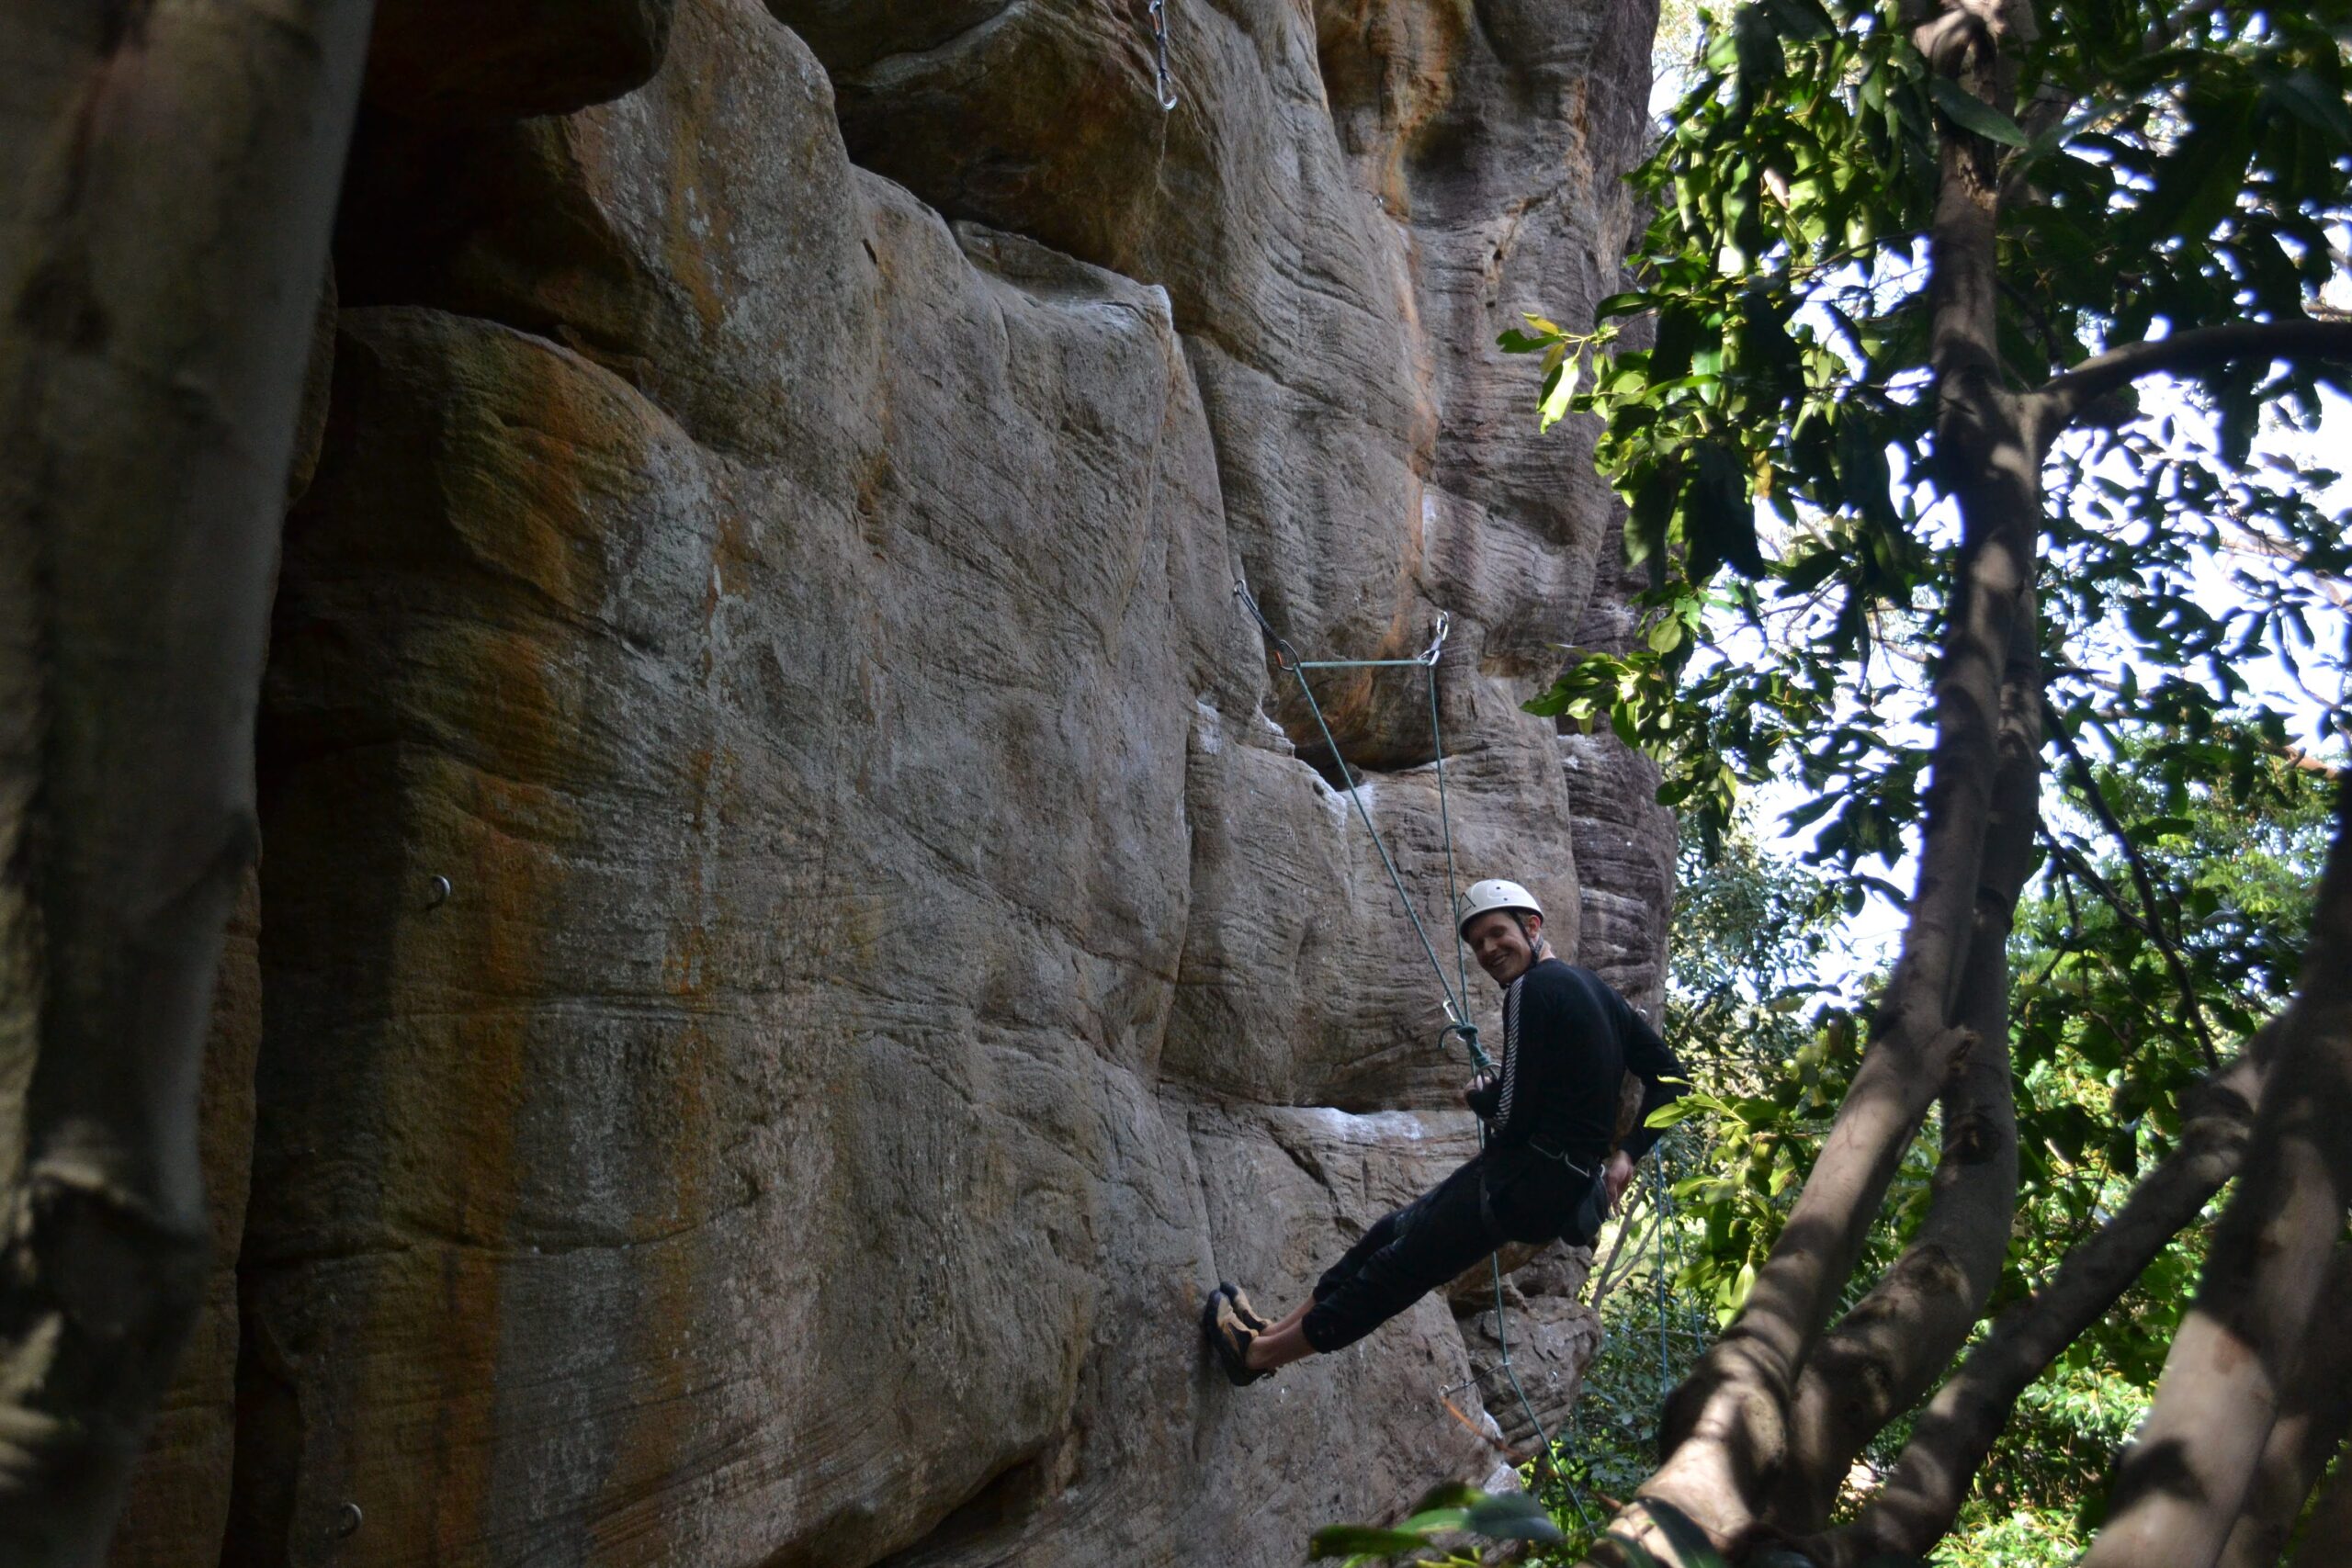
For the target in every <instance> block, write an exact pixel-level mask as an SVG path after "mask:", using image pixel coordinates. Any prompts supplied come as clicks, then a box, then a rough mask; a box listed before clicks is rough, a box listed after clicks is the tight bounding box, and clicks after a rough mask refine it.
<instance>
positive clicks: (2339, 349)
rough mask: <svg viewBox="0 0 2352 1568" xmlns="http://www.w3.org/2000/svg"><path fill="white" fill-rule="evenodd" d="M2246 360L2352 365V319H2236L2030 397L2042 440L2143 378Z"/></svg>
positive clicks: (2178, 336)
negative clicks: (2102, 400)
mask: <svg viewBox="0 0 2352 1568" xmlns="http://www.w3.org/2000/svg"><path fill="white" fill-rule="evenodd" d="M2247 359H2263V360H2271V359H2287V360H2293V361H2297V362H2301V363H2309V362H2312V361H2332V362H2338V363H2342V362H2352V321H2240V322H2233V323H2232V324H2230V325H2228V326H2220V327H2194V328H2191V329H2190V330H2189V331H2188V332H2185V333H2174V334H2173V335H2172V336H2170V337H2162V338H2154V339H2152V340H2150V341H2149V342H2146V343H2135V344H2127V345H2126V346H2124V347H2122V348H2112V349H2109V350H2108V351H2107V352H2106V353H2105V354H2099V355H2092V356H2091V357H2090V358H2088V359H2086V360H2084V361H2083V362H2082V363H2081V364H2080V365H2077V366H2075V367H2074V368H2073V369H2072V370H2069V371H2067V372H2066V373H2065V374H2064V375H2063V376H2054V377H2052V378H2051V379H2050V380H2048V381H2046V382H2044V383H2043V384H2042V386H2041V390H2040V391H2038V392H2036V393H2034V394H2033V399H2034V401H2035V403H2036V404H2037V405H2038V407H2039V410H2040V415H2041V430H2042V434H2043V439H2044V440H2045V442H2046V441H2047V440H2048V439H2049V438H2050V437H2052V436H2054V435H2056V434H2057V433H2058V432H2059V431H2061V430H2063V429H2064V428H2065V427H2066V426H2067V424H2069V423H2072V422H2073V420H2074V419H2075V416H2076V415H2077V414H2079V413H2081V412H2083V410H2085V409H2086V408H2087V407H2089V406H2090V405H2091V404H2092V403H2094V402H2096V401H2098V400H2099V399H2100V398H2102V397H2104V396H2106V395H2107V394H2108V393H2109V392H2112V391H2115V390H2117V389H2120V388H2122V387H2127V386H2129V385H2131V383H2132V382H2134V381H2136V380H2138V379H2140V378H2142V377H2143V376H2156V375H2172V376H2197V375H2201V374H2204V373H2206V372H2209V371H2213V370H2219V369H2221V368H2222V367H2224V366H2228V365H2234V364H2237V363H2239V362H2240V361H2243V360H2247Z"/></svg>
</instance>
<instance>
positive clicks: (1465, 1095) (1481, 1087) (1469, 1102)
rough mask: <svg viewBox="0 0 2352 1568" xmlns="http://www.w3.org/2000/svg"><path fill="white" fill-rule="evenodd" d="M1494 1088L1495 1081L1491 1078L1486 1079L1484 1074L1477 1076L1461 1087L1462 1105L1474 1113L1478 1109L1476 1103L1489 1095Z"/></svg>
mask: <svg viewBox="0 0 2352 1568" xmlns="http://www.w3.org/2000/svg"><path fill="white" fill-rule="evenodd" d="M1494 1087H1495V1080H1494V1079H1493V1078H1492V1077H1488V1076H1487V1074H1485V1073H1481V1074H1479V1075H1478V1076H1477V1077H1475V1078H1472V1079H1471V1080H1470V1081H1469V1082H1468V1083H1466V1084H1464V1085H1463V1086H1462V1103H1463V1104H1464V1105H1466V1106H1468V1107H1469V1108H1470V1109H1471V1110H1472V1111H1476V1110H1477V1109H1478V1101H1479V1100H1482V1099H1484V1098H1485V1097H1486V1096H1487V1094H1488V1093H1490V1092H1491V1091H1492V1090H1493V1089H1494Z"/></svg>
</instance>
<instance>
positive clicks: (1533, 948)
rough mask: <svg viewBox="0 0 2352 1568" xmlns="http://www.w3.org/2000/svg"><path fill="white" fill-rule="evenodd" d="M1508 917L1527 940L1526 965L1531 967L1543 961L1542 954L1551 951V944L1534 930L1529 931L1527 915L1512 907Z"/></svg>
mask: <svg viewBox="0 0 2352 1568" xmlns="http://www.w3.org/2000/svg"><path fill="white" fill-rule="evenodd" d="M1510 918H1511V923H1512V924H1514V925H1516V926H1518V927H1519V934H1520V935H1521V937H1522V938H1524V939H1525V941H1526V942H1527V966H1528V967H1529V968H1531V969H1532V968H1533V967H1535V965H1537V964H1541V963H1543V962H1544V953H1548V952H1550V951H1551V947H1552V944H1551V942H1549V941H1548V940H1547V939H1545V938H1544V937H1543V936H1540V935H1538V934H1537V933H1536V932H1534V931H1529V930H1528V929H1527V917H1526V916H1525V915H1523V914H1521V913H1520V912H1519V911H1518V910H1517V909H1513V910H1512V911H1511V912H1510Z"/></svg>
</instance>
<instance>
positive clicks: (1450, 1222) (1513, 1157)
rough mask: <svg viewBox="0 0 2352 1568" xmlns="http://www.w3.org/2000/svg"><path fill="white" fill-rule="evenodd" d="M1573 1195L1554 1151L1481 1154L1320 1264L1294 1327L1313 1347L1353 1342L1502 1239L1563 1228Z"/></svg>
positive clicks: (1529, 1238) (1544, 1236) (1543, 1236)
mask: <svg viewBox="0 0 2352 1568" xmlns="http://www.w3.org/2000/svg"><path fill="white" fill-rule="evenodd" d="M1579 1196H1581V1187H1580V1186H1579V1185H1578V1184H1577V1179H1575V1178H1573V1177H1572V1176H1571V1175H1570V1173H1569V1168H1567V1167H1566V1166H1563V1165H1561V1164H1560V1163H1559V1162H1558V1161H1557V1160H1550V1159H1544V1158H1543V1157H1542V1156H1536V1155H1532V1154H1528V1153H1525V1152H1523V1151H1521V1150H1511V1151H1510V1152H1509V1153H1508V1154H1506V1155H1503V1156H1497V1155H1494V1154H1492V1153H1486V1154H1480V1155H1478V1156H1475V1157H1474V1158H1472V1159H1470V1160H1469V1161H1467V1162H1465V1163H1464V1165H1463V1166H1462V1167H1461V1168H1459V1169H1458V1170H1456V1171H1454V1173H1453V1175H1451V1176H1449V1177H1447V1178H1446V1179H1444V1180H1443V1181H1441V1182H1439V1183H1438V1184H1437V1185H1436V1186H1435V1187H1432V1188H1430V1190H1428V1191H1427V1192H1424V1193H1422V1194H1421V1195H1420V1196H1419V1197H1418V1198H1416V1199H1414V1200H1413V1201H1411V1202H1409V1203H1408V1204H1406V1205H1405V1206H1404V1207H1403V1208H1401V1209H1398V1210H1396V1211H1395V1212H1393V1213H1387V1214H1384V1215H1382V1216H1381V1217H1380V1219H1379V1220H1378V1221H1377V1222H1376V1223H1375V1224H1374V1225H1373V1227H1372V1228H1371V1229H1370V1230H1368V1231H1366V1232H1364V1233H1363V1236H1362V1237H1361V1238H1360V1239H1359V1240H1358V1241H1357V1242H1356V1244H1355V1245H1354V1246H1353V1247H1350V1248H1348V1251H1347V1256H1345V1257H1344V1258H1340V1260H1339V1261H1338V1262H1337V1263H1334V1264H1333V1265H1331V1267H1330V1268H1329V1269H1325V1270H1324V1271H1323V1277H1322V1278H1321V1279H1319V1280H1317V1281H1316V1282H1315V1304H1314V1305H1313V1306H1311V1307H1309V1308H1307V1311H1306V1319H1305V1320H1304V1321H1303V1322H1302V1323H1300V1325H1299V1329H1300V1331H1301V1332H1302V1333H1304V1334H1305V1335H1306V1342H1307V1343H1308V1344H1309V1345H1312V1346H1313V1347H1314V1348H1316V1349H1317V1350H1318V1351H1324V1352H1329V1351H1332V1350H1338V1349H1341V1348H1345V1347H1347V1346H1350V1345H1352V1344H1354V1343H1355V1342H1356V1341H1357V1340H1359V1339H1361V1338H1363V1337H1364V1336H1365V1335H1367V1334H1369V1333H1371V1332H1372V1331H1373V1330H1374V1329H1375V1328H1377V1327H1379V1326H1380V1325H1382V1324H1384V1323H1385V1322H1387V1321H1388V1320H1389V1319H1390V1318H1392V1317H1395V1316H1396V1315H1397V1314H1398V1313H1400V1312H1403V1311H1404V1310H1405V1309H1406V1308H1407V1307H1408V1306H1411V1305H1412V1304H1413V1303H1415V1302H1417V1301H1419V1300H1420V1299H1421V1298H1422V1297H1423V1296H1425V1295H1427V1294H1429V1293H1430V1292H1431V1291H1434V1290H1436V1289H1437V1288H1438V1287H1439V1286H1441V1285H1442V1284H1444V1283H1445V1282H1446V1281H1447V1280H1452V1279H1453V1277H1454V1276H1455V1275H1457V1274H1460V1273H1461V1272H1462V1271H1463V1270H1464V1269H1468V1268H1470V1267H1471V1266H1472V1265H1473V1264H1475V1263H1476V1262H1477V1261H1478V1260H1479V1259H1480V1258H1484V1257H1486V1256H1487V1254H1488V1253H1490V1252H1493V1251H1495V1250H1496V1249H1497V1248H1498V1247H1501V1246H1502V1245H1503V1243H1505V1242H1506V1241H1519V1242H1544V1241H1550V1240H1552V1239H1553V1238H1554V1237H1555V1236H1557V1235H1560V1234H1561V1233H1562V1231H1563V1229H1564V1228H1565V1227H1566V1225H1567V1224H1568V1222H1569V1218H1570V1216H1571V1215H1572V1213H1574V1205H1575V1201H1576V1200H1577V1197H1579ZM1572 1239H1581V1240H1582V1241H1583V1242H1585V1243H1587V1244H1589V1242H1590V1240H1591V1238H1590V1237H1589V1236H1587V1237H1582V1238H1572Z"/></svg>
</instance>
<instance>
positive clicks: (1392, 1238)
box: [1201, 877, 1683, 1386]
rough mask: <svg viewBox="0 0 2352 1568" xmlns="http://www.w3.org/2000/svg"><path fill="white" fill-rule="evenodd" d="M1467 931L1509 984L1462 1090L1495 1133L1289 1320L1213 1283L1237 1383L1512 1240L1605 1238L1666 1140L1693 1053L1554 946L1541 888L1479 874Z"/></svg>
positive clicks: (1307, 1352)
mask: <svg viewBox="0 0 2352 1568" xmlns="http://www.w3.org/2000/svg"><path fill="white" fill-rule="evenodd" d="M1458 929H1459V931H1461V934H1462V939H1463V941H1464V942H1467V943H1468V944H1469V948H1470V952H1471V953H1472V954H1473V956H1475V957H1476V959H1477V960H1478V966H1479V967H1480V968H1482V969H1484V970H1485V971H1486V972H1487V976H1489V977H1491V978H1492V979H1493V980H1494V982H1495V984H1496V985H1498V986H1499V987H1502V993H1503V1054H1502V1066H1501V1070H1500V1071H1499V1073H1498V1074H1496V1075H1493V1076H1490V1077H1480V1078H1477V1079H1476V1080H1474V1081H1473V1082H1472V1083H1471V1084H1470V1085H1469V1086H1468V1087H1467V1088H1465V1089H1464V1090H1463V1091H1462V1099H1463V1102H1464V1104H1465V1105H1467V1106H1468V1107H1469V1108H1470V1109H1471V1111H1474V1112H1476V1114H1477V1116H1478V1118H1479V1120H1480V1121H1482V1122H1485V1123H1486V1124H1487V1140H1486V1146H1485V1147H1484V1148H1482V1149H1481V1150H1480V1151H1479V1152H1478V1153H1477V1154H1476V1155H1475V1156H1472V1157H1471V1158H1470V1159H1469V1160H1468V1161H1467V1162H1465V1163H1464V1165H1463V1166H1462V1167H1461V1168H1459V1169H1457V1170H1455V1171H1454V1172H1453V1174H1452V1175H1451V1176H1448V1177H1447V1178H1446V1179H1444V1180H1442V1181H1441V1182H1439V1183H1438V1184H1437V1185H1436V1186H1435V1187H1433V1188H1431V1189H1430V1190H1429V1191H1427V1192H1424V1193H1422V1194H1421V1195H1420V1196H1419V1198H1416V1199H1415V1200H1413V1201H1411V1202H1409V1203H1408V1204H1406V1205H1405V1206H1404V1207H1403V1208H1401V1209H1398V1210H1397V1211H1396V1212H1395V1213H1390V1214H1387V1215H1385V1216H1384V1217H1382V1219H1381V1220H1380V1221H1379V1222H1378V1223H1377V1224H1374V1225H1373V1227H1372V1228H1371V1229H1370V1230H1367V1231H1365V1232H1364V1233H1363V1239H1362V1240H1360V1241H1358V1242H1357V1243H1356V1244H1355V1245H1354V1246H1353V1247H1350V1248H1348V1251H1347V1255H1346V1256H1345V1257H1343V1258H1340V1260H1339V1262H1337V1263H1335V1264H1333V1265H1332V1266H1331V1267H1330V1268H1329V1269H1327V1270H1325V1272H1324V1274H1323V1277H1322V1278H1321V1279H1319V1280H1317V1281H1316V1283H1315V1289H1314V1292H1313V1293H1312V1294H1311V1295H1309V1296H1308V1298H1307V1299H1306V1301H1305V1302H1302V1303H1299V1305H1298V1306H1297V1307H1296V1308H1295V1309H1294V1310H1293V1311H1292V1312H1291V1313H1290V1314H1288V1315H1287V1316H1284V1317H1283V1318H1282V1319H1281V1320H1280V1321H1279V1322H1275V1323H1269V1322H1267V1321H1266V1320H1265V1319H1263V1318H1261V1317H1260V1316H1259V1315H1258V1314H1257V1313H1256V1312H1255V1311H1254V1310H1252V1309H1251V1307H1250V1300H1249V1298H1248V1297H1247V1296H1246V1295H1244V1294H1243V1293H1242V1292H1240V1291H1238V1290H1237V1289H1235V1288H1234V1287H1233V1286H1231V1285H1229V1284H1220V1285H1218V1286H1217V1288H1216V1290H1215V1291H1213V1292H1210V1293H1209V1299H1208V1303H1207V1304H1206V1305H1205V1306H1204V1308H1203V1309H1202V1314H1201V1327H1202V1331H1203V1333H1204V1334H1205V1335H1206V1336H1207V1338H1208V1341H1209V1346H1210V1348H1211V1349H1212V1350H1213V1351H1214V1352H1215V1354H1216V1359H1217V1360H1218V1362H1219V1363H1220V1364H1221V1365H1222V1366H1223V1367H1224V1369H1225V1374H1226V1376H1227V1378H1229V1379H1231V1380H1232V1381H1233V1382H1234V1383H1235V1384H1236V1385H1237V1386H1238V1385H1240V1384H1243V1383H1251V1382H1257V1381H1258V1380H1259V1379H1260V1378H1262V1377H1264V1376H1266V1375H1267V1374H1268V1373H1270V1372H1272V1371H1274V1369H1276V1368H1277V1367H1282V1366H1287V1365H1288V1364H1289V1363H1291V1362H1293V1361H1295V1360H1299V1359H1304V1358H1305V1357H1307V1356H1312V1355H1317V1354H1328V1353H1329V1352H1330V1351H1333V1350H1337V1349H1340V1348H1342V1347H1343V1346H1348V1345H1352V1344H1354V1343H1355V1342H1356V1341H1357V1340H1359V1339H1361V1338H1363V1337H1364V1336H1365V1335H1367V1334H1369V1333H1371V1332H1372V1331H1373V1330H1374V1328H1376V1327H1378V1326H1379V1325H1381V1324H1383V1323H1385V1322H1386V1321H1388V1319H1390V1318H1392V1317H1394V1316H1396V1315H1397V1314H1398V1313H1400V1312H1403V1311H1404V1310H1405V1309H1406V1308H1407V1307H1409V1306H1411V1305H1412V1304H1413V1303H1415V1302H1417V1301H1419V1300H1420V1299H1421V1297H1423V1296H1424V1295H1427V1294H1428V1293H1429V1292H1431V1291H1433V1290H1436V1289H1437V1288H1439V1287H1440V1286H1442V1285H1443V1284H1445V1283H1446V1282H1447V1281H1448V1280H1452V1279H1453V1278H1454V1277H1455V1276H1456V1275H1458V1274H1460V1273H1462V1272H1463V1271H1464V1269H1468V1268H1470V1267H1471V1266H1472V1265H1474V1264H1476V1262H1477V1261H1478V1260H1479V1259H1480V1258H1484V1257H1486V1256H1487V1254H1488V1253H1491V1252H1494V1251H1496V1250H1497V1249H1498V1248H1499V1247H1501V1246H1502V1245H1503V1243H1504V1242H1506V1241H1516V1242H1531V1243H1541V1242H1547V1241H1551V1240H1553V1239H1554V1238H1555V1237H1566V1239H1567V1240H1568V1241H1569V1242H1570V1243H1571V1244H1573V1245H1576V1246H1580V1247H1589V1246H1591V1245H1592V1241H1593V1237H1594V1235H1595V1233H1597V1232H1598V1231H1599V1230H1600V1222H1601V1221H1602V1220H1603V1219H1604V1218H1606V1217H1607V1215H1608V1213H1609V1211H1610V1209H1611V1207H1612V1206H1613V1205H1614V1204H1615V1203H1616V1201H1617V1199H1618V1196H1619V1195H1620V1194H1621V1193H1623V1191H1624V1190H1625V1186H1626V1184H1627V1183H1628V1182H1629V1181H1631V1180H1632V1179H1633V1176H1634V1162H1635V1161H1637V1160H1639V1159H1640V1158H1641V1157H1642V1156H1643V1155H1645V1154H1646V1153H1647V1152H1648V1151H1649V1147H1650V1145H1652V1144H1654V1143H1656V1142H1657V1137H1658V1134H1657V1129H1656V1128H1653V1127H1650V1126H1647V1125H1646V1124H1645V1123H1646V1122H1647V1120H1648V1117H1649V1114H1650V1112H1652V1111H1656V1110H1657V1108H1658V1107H1660V1106H1662V1105H1665V1104H1667V1103H1668V1102H1669V1101H1670V1100H1674V1099H1676V1098H1677V1097H1678V1096H1679V1095H1680V1094H1681V1093H1682V1086H1681V1084H1680V1083H1679V1081H1670V1080H1679V1079H1681V1077H1682V1076H1683V1073H1682V1065H1681V1063H1679V1062H1678V1061H1677V1060H1675V1057H1674V1054H1673V1053H1672V1052H1670V1051H1668V1049H1667V1048H1666V1043H1665V1042H1664V1041H1662V1040H1660V1039H1659V1038H1658V1036H1657V1031H1656V1030H1654V1029H1652V1028H1651V1027H1650V1026H1649V1025H1648V1024H1647V1023H1646V1022H1645V1021H1643V1019H1642V1016H1641V1014H1639V1013H1637V1012H1635V1011H1634V1009H1633V1007H1632V1005H1631V1004H1629V1003H1628V1002H1627V1001H1626V1000H1625V998H1623V997H1622V996H1619V995H1618V994H1617V992H1616V991H1615V990H1613V989H1611V987H1610V986H1609V984H1608V983H1607V982H1606V981H1604V980H1602V979H1601V978H1600V976H1598V975H1595V974H1594V973H1593V972H1592V971H1591V970H1589V969H1584V968H1579V967H1578V966H1577V965H1576V964H1566V963H1563V962H1562V961H1561V960H1560V959H1559V958H1558V957H1557V956H1555V954H1554V953H1553V952H1552V945H1551V943H1550V942H1546V941H1545V940H1544V909H1543V906H1542V905H1540V904H1538V903H1537V902H1536V901H1535V897H1534V895H1532V894H1531V893H1529V892H1528V890H1527V889H1526V888H1524V887H1522V886H1520V885H1519V884H1518V883H1516V882H1510V881H1506V880H1504V879H1502V878H1500V877H1490V878H1488V879H1487V880H1486V881H1483V882H1477V883H1473V884H1472V885H1471V887H1470V890H1469V892H1468V894H1467V895H1465V896H1464V898H1463V901H1462V912H1461V920H1460V922H1459V926H1458ZM1629 1071H1630V1072H1632V1073H1633V1074H1634V1076H1635V1077H1638V1078H1639V1079H1640V1080H1641V1083H1642V1111H1641V1116H1640V1118H1638V1119H1637V1120H1636V1122H1635V1123H1634V1130H1633V1132H1632V1133H1631V1134H1629V1135H1628V1136H1627V1137H1626V1139H1625V1140H1624V1143H1623V1145H1622V1146H1621V1147H1617V1148H1615V1149H1613V1150H1612V1149H1611V1144H1612V1143H1613V1142H1614V1140H1615V1134H1616V1130H1617V1113H1618V1103H1619V1086H1620V1085H1621V1084H1622V1082H1623V1077H1624V1074H1625V1073H1627V1072H1629Z"/></svg>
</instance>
